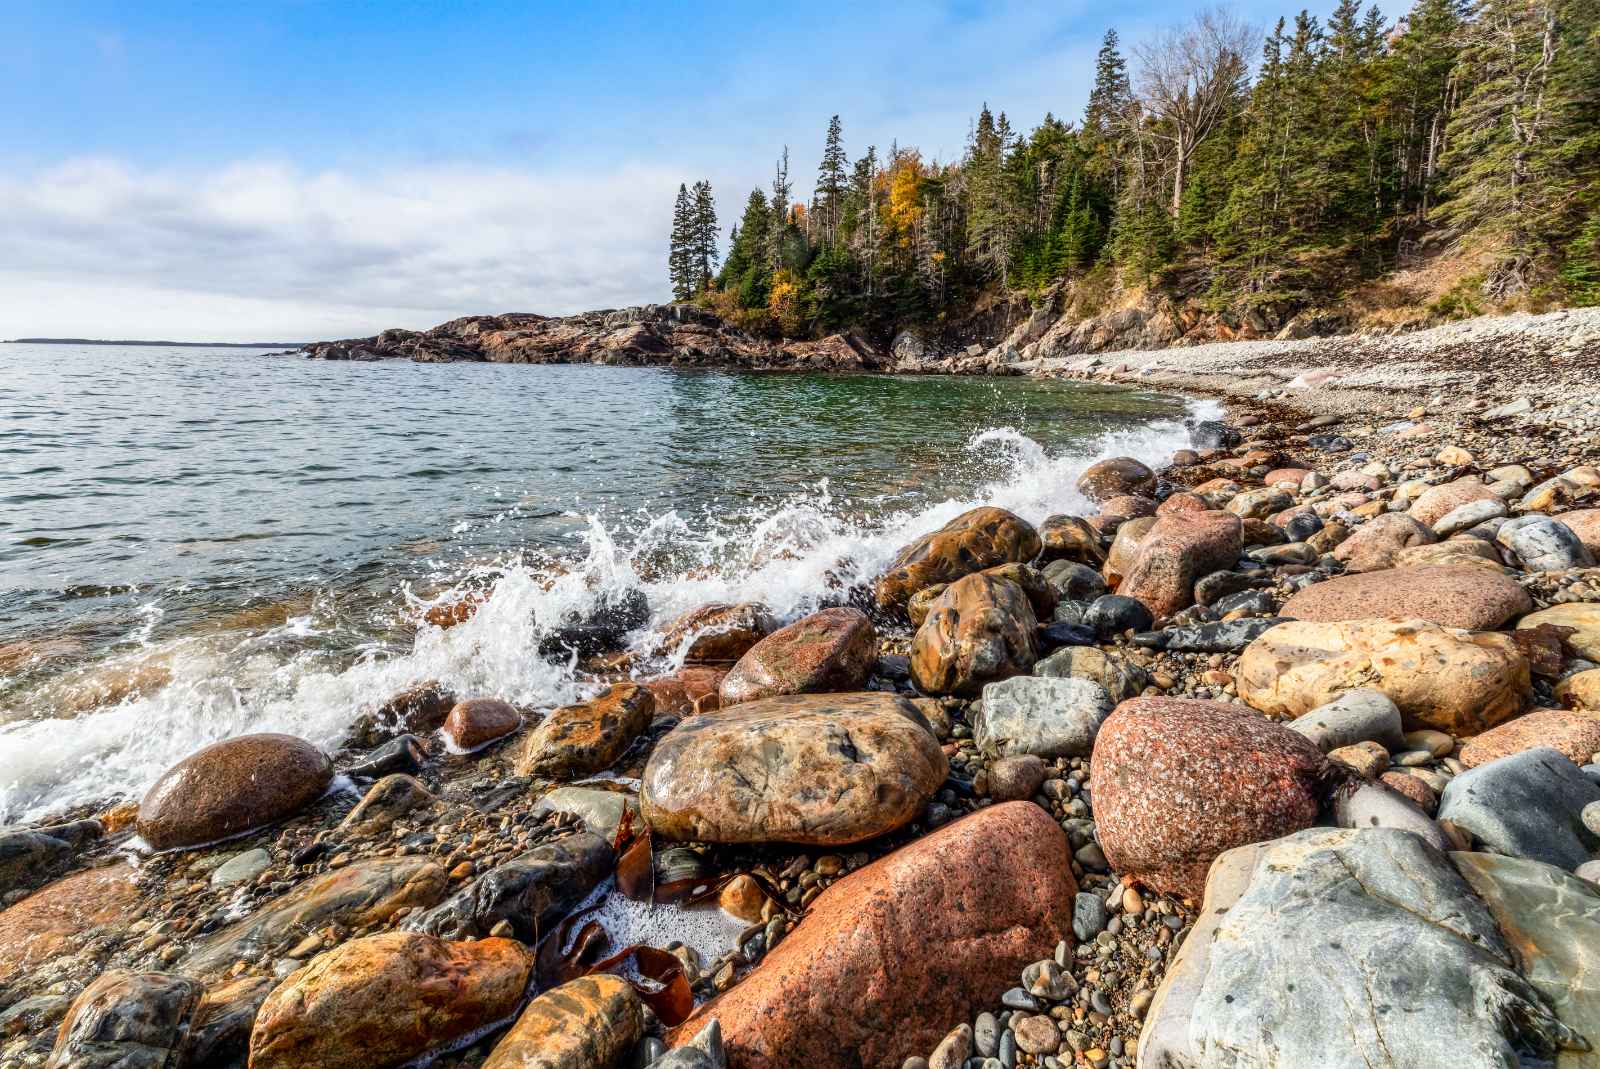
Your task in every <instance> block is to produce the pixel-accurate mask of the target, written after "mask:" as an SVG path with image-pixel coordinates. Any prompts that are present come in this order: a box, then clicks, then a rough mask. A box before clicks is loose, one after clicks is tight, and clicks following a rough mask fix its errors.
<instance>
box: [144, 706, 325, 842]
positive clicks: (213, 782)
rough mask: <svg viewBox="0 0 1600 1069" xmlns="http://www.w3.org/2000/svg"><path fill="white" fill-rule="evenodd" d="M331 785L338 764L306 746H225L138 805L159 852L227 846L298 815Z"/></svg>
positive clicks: (257, 742)
mask: <svg viewBox="0 0 1600 1069" xmlns="http://www.w3.org/2000/svg"><path fill="white" fill-rule="evenodd" d="M332 781H333V762H331V761H329V760H328V756H327V755H326V754H324V753H323V752H322V751H321V750H319V749H317V748H316V747H315V746H313V745H311V743H309V742H306V741H305V740H304V739H297V738H295V737H294V736H293V735H276V734H261V735H240V736H239V737H237V738H232V739H225V740H223V741H222V742H218V743H213V744H212V745H210V746H207V747H205V748H204V749H202V750H199V751H197V752H195V753H193V754H191V755H190V756H188V757H186V758H184V759H183V760H182V761H179V762H178V763H177V764H176V765H173V766H172V767H171V768H170V769H168V770H167V771H166V772H165V773H164V774H163V775H162V777H161V778H160V779H158V780H157V781H156V782H155V785H154V786H153V787H151V788H150V790H149V791H148V792H146V794H145V796H144V800H143V801H141V802H140V803H139V824H138V827H139V834H140V835H141V836H143V837H144V840H145V842H147V843H149V844H150V845H151V846H152V847H154V848H155V849H157V850H170V849H173V848H175V847H181V846H197V845H199V844H201V843H211V842H216V841H217V840H219V839H227V838H230V837H232V836H235V835H239V834H242V833H244V832H247V831H249V830H251V829H252V828H260V827H265V826H266V825H268V824H273V823H275V822H277V821H280V820H283V819H285V818H287V817H290V816H293V815H294V814H295V813H298V812H299V811H300V810H301V809H303V808H305V807H306V806H308V805H310V804H311V803H312V802H314V801H316V800H317V799H318V798H320V797H321V796H322V792H323V791H325V790H327V789H328V784H329V783H331V782H332Z"/></svg>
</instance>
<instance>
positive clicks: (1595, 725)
mask: <svg viewBox="0 0 1600 1069" xmlns="http://www.w3.org/2000/svg"><path fill="white" fill-rule="evenodd" d="M1540 746H1547V747H1549V748H1550V749H1552V750H1555V751H1557V752H1558V753H1560V754H1562V755H1563V756H1565V757H1566V758H1567V760H1569V761H1571V762H1572V763H1573V764H1578V765H1584V764H1588V763H1589V759H1590V758H1591V757H1593V756H1594V755H1595V754H1596V753H1600V717H1596V716H1589V715H1585V714H1583V713H1578V712H1571V711H1569V710H1566V709H1535V710H1533V711H1532V712H1529V713H1525V714H1523V715H1522V716H1519V717H1517V718H1516V719H1515V720H1511V721H1508V722H1506V723H1504V724H1501V725H1500V726H1499V727H1495V728H1490V729H1489V730H1488V731H1485V732H1484V733H1483V734H1481V735H1479V736H1478V737H1477V738H1475V739H1472V740H1470V741H1468V742H1467V744H1466V745H1465V746H1463V747H1462V748H1461V753H1460V755H1459V756H1460V758H1461V763H1462V764H1463V765H1466V766H1467V767H1468V768H1476V767H1478V766H1479V765H1486V764H1488V763H1489V762H1490V761H1497V760H1499V759H1500V758H1502V757H1509V756H1510V755H1512V754H1515V753H1521V752H1522V751H1524V750H1532V749H1534V748H1536V747H1540Z"/></svg>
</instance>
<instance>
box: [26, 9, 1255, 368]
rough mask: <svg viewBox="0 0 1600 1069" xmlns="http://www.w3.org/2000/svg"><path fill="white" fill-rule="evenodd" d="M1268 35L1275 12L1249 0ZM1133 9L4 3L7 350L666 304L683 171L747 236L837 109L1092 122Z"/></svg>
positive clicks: (888, 125)
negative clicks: (10, 340)
mask: <svg viewBox="0 0 1600 1069" xmlns="http://www.w3.org/2000/svg"><path fill="white" fill-rule="evenodd" d="M1234 7H1235V10H1238V11H1239V12H1240V13H1241V14H1243V15H1245V16H1246V17H1248V18H1252V19H1255V20H1256V21H1258V22H1262V23H1264V22H1265V21H1266V20H1267V19H1269V18H1272V17H1275V16H1276V15H1277V14H1278V13H1279V12H1280V10H1281V9H1280V8H1279V7H1278V6H1276V5H1272V4H1268V3H1266V2H1264V0H1245V2H1243V3H1238V4H1235V5H1234ZM1190 10H1191V8H1190V5H1187V4H1183V3H1178V2H1174V0H1128V2H1125V3H1122V4H1118V5H1115V6H1112V5H1105V4H1092V3H1084V2H1076V0H1058V2H1054V3H1015V4H1011V3H994V4H990V3H976V2H963V3H946V4H938V3H920V4H900V3H882V4H860V3H857V4H846V3H831V2H819V3H810V4H806V5H800V6H791V5H766V4H762V5H756V4H731V3H716V4H710V3H701V4H686V3H660V4H648V5H646V4H617V5H608V6H585V5H582V4H574V3H566V4H558V3H545V2H539V3H520V4H513V3H504V2H493V3H474V4H467V3H427V4H425V3H376V2H363V3H356V2H344V3H332V2H313V0H303V2H272V0H261V2H258V3H253V4H245V3H237V2H222V3H217V2H212V3H198V2H196V3H184V4H177V3H159V2H151V0H139V2H128V0H123V2H120V3H74V2H72V0H53V2H40V3H34V2H29V0H0V71H4V72H5V76H4V78H3V79H0V246H3V247H6V248H7V249H8V250H9V252H8V255H7V256H6V257H5V258H4V263H0V292H4V293H6V294H8V297H7V299H4V300H0V336H3V337H13V336H16V335H19V334H35V335H36V334H88V335H95V336H107V335H118V336H152V335H158V334H159V335H161V336H170V337H182V338H195V339H217V340H221V339H230V338H240V337H244V336H248V337H252V338H261V337H272V338H275V339H276V338H283V339H294V338H301V337H314V336H315V337H321V336H341V335H352V334H365V333H371V332H373V331H376V330H378V329H380V328H382V327H385V326H391V325H404V326H410V327H423V326H428V325H431V324H432V323H435V322H438V321H441V320H443V319H446V318H450V317H452V316H455V315H461V314H466V313H471V312H483V311H505V310H513V309H514V310H528V311H543V312H567V311H575V310H579V309H582V308H587V307H597V306H615V305H620V304H625V303H635V302H639V301H648V300H661V299H664V298H665V296H666V282H665V277H664V276H665V270H664V253H665V250H664V242H665V237H664V235H665V232H666V224H667V221H668V219H669V216H670V212H671V203H672V196H673V194H674V192H675V191H676V188H677V184H678V182H680V181H693V180H694V179H696V178H700V177H708V178H710V179H711V181H712V182H713V185H714V187H715V188H716V190H717V193H718V199H719V204H720V207H721V209H722V215H723V216H724V222H725V223H726V222H730V221H731V218H732V216H733V215H734V214H735V213H736V211H737V210H738V208H739V206H740V205H741V204H742V202H743V200H744V198H745V196H746V194H747V193H748V191H749V189H750V188H751V187H752V186H753V185H758V184H759V185H765V184H766V183H767V182H768V181H769V180H770V175H771V166H772V161H773V160H774V158H775V157H776V156H777V154H778V153H779V152H780V151H781V150H782V148H783V147H784V145H785V144H788V145H789V146H790V151H791V155H792V173H793V175H794V177H795V187H796V191H797V193H801V194H803V193H805V192H808V191H809V185H810V181H811V177H812V175H813V173H814V170H815V166H816V159H817V155H818V152H819V150H820V147H821V144H820V143H821V138H822V132H823V129H824V127H825V125H826V123H827V119H828V117H829V116H830V115H832V114H834V113H836V112H837V113H839V114H840V115H841V116H842V119H843V122H844V128H845V135H846V142H847V146H846V147H847V149H848V150H849V152H850V153H851V155H852V157H854V155H855V154H856V153H857V152H858V151H859V150H860V149H862V148H864V147H865V145H866V144H868V143H876V144H879V145H880V146H884V145H887V144H888V143H889V142H891V141H892V140H895V139H898V140H899V141H900V142H901V143H902V144H912V145H916V146H918V147H919V148H921V149H922V150H923V152H924V155H925V156H928V157H938V158H945V159H948V158H952V157H954V156H956V155H958V154H959V153H960V151H961V148H962V145H963V142H964V140H965V137H966V133H967V130H968V127H969V124H970V121H971V117H972V116H973V115H974V114H975V113H976V111H977V109H978V107H979V106H980V105H981V104H982V103H984V102H985V101H987V102H989V103H990V104H991V105H992V106H994V107H995V108H996V109H1004V110H1006V111H1007V112H1009V114H1010V115H1011V117H1012V120H1013V125H1014V126H1016V127H1018V128H1019V129H1027V128H1029V127H1031V126H1032V125H1033V124H1035V123H1036V122H1037V121H1038V120H1039V119H1040V118H1041V117H1042V116H1043V115H1044V113H1045V112H1046V111H1054V112H1055V113H1056V114H1058V115H1062V116H1064V117H1069V118H1072V117H1076V116H1077V115H1078V114H1079V113H1080V111H1081V109H1082V105H1083V99H1084V96H1085V94H1086V92H1087V88H1088V82H1089V78H1090V76H1091V73H1092V62H1093V57H1094V53H1095V50H1096V49H1097V48H1098V46H1099V41H1100V36H1101V34H1102V33H1103V32H1104V31H1105V29H1106V28H1107V26H1108V25H1113V24H1114V25H1116V27H1117V28H1118V30H1119V32H1121V33H1122V35H1123V37H1124V40H1125V42H1127V43H1132V42H1136V41H1137V40H1138V39H1139V38H1140V37H1142V36H1144V35H1147V34H1149V33H1151V32H1153V31H1154V30H1155V29H1157V28H1159V27H1161V26H1164V25H1166V24H1168V23H1169V22H1172V21H1178V20H1181V19H1182V18H1183V17H1185V16H1186V15H1187V14H1188V12H1189V11H1190Z"/></svg>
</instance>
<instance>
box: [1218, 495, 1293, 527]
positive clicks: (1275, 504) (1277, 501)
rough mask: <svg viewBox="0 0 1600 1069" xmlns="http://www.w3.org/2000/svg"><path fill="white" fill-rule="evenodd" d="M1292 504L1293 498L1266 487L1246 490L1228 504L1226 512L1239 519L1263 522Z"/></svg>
mask: <svg viewBox="0 0 1600 1069" xmlns="http://www.w3.org/2000/svg"><path fill="white" fill-rule="evenodd" d="M1292 504H1294V498H1293V497H1292V496H1290V495H1289V494H1287V493H1285V492H1284V491H1282V490H1276V489H1273V488H1271V487H1267V488H1265V489H1261V490H1246V491H1244V493H1242V494H1239V495H1237V496H1235V497H1234V499H1233V500H1232V501H1230V502H1228V505H1227V511H1228V512H1229V513H1231V514H1232V515H1234V516H1238V517H1239V518H1241V519H1251V520H1264V519H1266V518H1267V517H1268V516H1271V515H1272V514H1273V513H1274V512H1282V511H1283V510H1284V509H1286V508H1288V507H1289V506H1290V505H1292Z"/></svg>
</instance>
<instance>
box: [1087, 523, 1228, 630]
mask: <svg viewBox="0 0 1600 1069" xmlns="http://www.w3.org/2000/svg"><path fill="white" fill-rule="evenodd" d="M1242 530H1243V528H1242V526H1241V524H1240V522H1239V518H1238V517H1237V516H1231V515H1229V514H1227V513H1225V512H1173V513H1168V514H1167V515H1165V516H1161V517H1158V518H1157V520H1156V523H1155V526H1154V527H1152V528H1150V532H1149V533H1148V534H1147V535H1145V537H1144V539H1143V541H1141V542H1140V544H1139V555H1138V556H1137V557H1136V558H1134V561H1133V563H1132V564H1131V565H1129V567H1128V571H1127V574H1126V575H1125V576H1124V577H1123V579H1122V583H1121V585H1119V586H1118V587H1117V593H1118V594H1122V595H1124V596H1126V597H1130V598H1135V599H1137V600H1138V601H1140V602H1142V603H1143V604H1144V606H1145V608H1147V609H1149V610H1150V613H1151V615H1152V616H1155V617H1156V618H1157V619H1163V618H1165V617H1168V616H1171V615H1172V614H1173V613H1175V612H1178V611H1179V610H1181V609H1187V608H1188V607H1189V606H1190V605H1193V604H1194V584H1195V580H1197V579H1199V578H1200V577H1201V576H1204V575H1209V574H1211V573H1212V572H1215V571H1223V570H1226V569H1228V568H1232V567H1233V566H1234V565H1235V564H1237V563H1238V561H1239V554H1240V553H1241V552H1243V549H1244V546H1243V536H1242Z"/></svg>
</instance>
